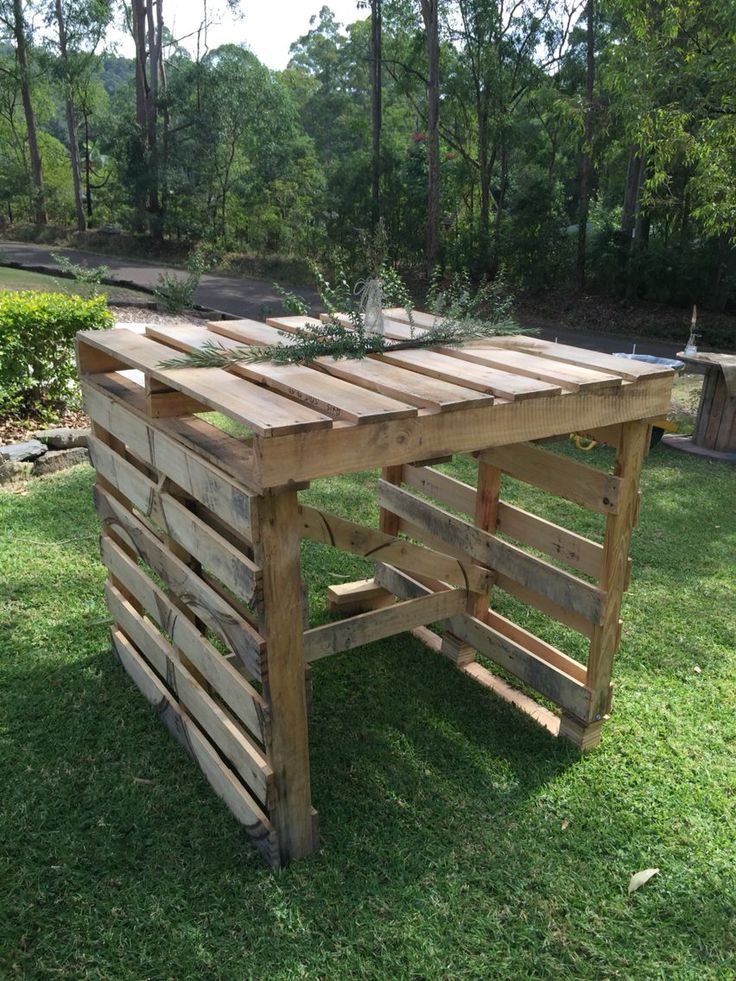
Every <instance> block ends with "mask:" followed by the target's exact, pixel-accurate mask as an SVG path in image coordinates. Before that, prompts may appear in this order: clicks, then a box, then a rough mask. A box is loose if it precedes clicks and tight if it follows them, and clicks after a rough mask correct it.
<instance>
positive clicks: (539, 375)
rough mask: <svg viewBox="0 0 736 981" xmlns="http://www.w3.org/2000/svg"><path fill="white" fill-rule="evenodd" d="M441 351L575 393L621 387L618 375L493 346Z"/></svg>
mask: <svg viewBox="0 0 736 981" xmlns="http://www.w3.org/2000/svg"><path fill="white" fill-rule="evenodd" d="M443 351H444V352H445V353H446V354H450V355H451V356H452V357H456V358H458V359H460V360H462V361H472V362H474V363H476V364H481V365H489V366H490V367H492V368H500V369H501V370H503V371H512V372H514V373H515V374H519V375H524V376H525V377H526V378H535V379H537V380H538V381H546V382H550V384H552V385H560V386H561V387H562V388H565V389H568V390H569V391H571V392H578V391H580V390H581V389H587V390H589V391H595V390H596V389H600V388H619V387H620V385H621V376H620V375H618V374H616V375H613V374H606V373H605V372H602V371H598V370H596V369H593V368H584V367H582V366H579V365H566V364H564V363H563V362H561V361H552V360H551V359H549V358H543V357H539V356H537V355H534V354H526V353H524V352H523V351H509V350H502V349H499V348H498V347H494V346H493V344H492V343H489V344H488V345H487V346H486V345H484V346H483V347H481V346H480V344H477V343H475V344H473V345H472V346H468V347H462V348H456V349H454V350H453V349H452V348H447V349H444V348H443Z"/></svg>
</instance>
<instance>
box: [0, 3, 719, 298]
mask: <svg viewBox="0 0 736 981" xmlns="http://www.w3.org/2000/svg"><path fill="white" fill-rule="evenodd" d="M167 2H168V0H166V2H165V0H130V2H128V3H118V2H117V0H0V233H1V234H3V235H5V236H6V237H30V238H35V240H37V241H51V240H54V235H55V234H56V233H55V231H54V229H55V227H56V226H69V225H75V226H76V228H77V229H78V230H79V231H80V232H85V231H86V230H88V229H96V230H97V231H98V232H99V233H100V234H107V235H109V236H129V235H130V236H136V239H135V241H136V242H137V248H138V249H139V250H142V251H143V252H146V251H150V253H151V254H161V250H164V251H165V250H166V249H168V250H169V252H171V253H172V254H173V253H176V252H177V251H178V252H179V253H180V254H181V255H182V256H185V255H186V254H187V252H188V251H190V250H191V249H193V248H194V247H195V246H196V247H197V248H198V250H199V254H200V255H202V254H206V255H207V256H208V257H209V261H213V262H216V263H219V264H222V263H223V262H225V261H226V258H227V256H232V255H233V254H236V255H237V254H241V253H247V254H250V255H256V256H278V257H282V258H284V257H289V258H291V259H293V260H296V261H297V265H298V263H299V262H300V261H306V260H314V259H321V260H324V261H325V262H326V263H327V264H328V265H329V262H330V261H331V260H332V259H334V256H335V254H336V253H338V254H341V255H342V256H343V258H344V259H345V261H346V262H347V264H348V265H350V263H352V264H353V265H354V266H355V267H356V268H357V266H359V264H360V262H359V260H360V257H359V256H358V254H357V253H358V250H359V247H360V246H359V242H360V241H361V236H360V232H361V231H362V230H366V229H370V228H371V227H374V226H375V225H376V223H377V222H378V220H379V219H382V220H383V222H384V224H385V227H386V230H387V233H388V239H389V243H390V252H391V258H392V259H393V261H394V262H395V263H396V264H397V266H398V267H399V268H400V269H401V270H402V271H404V272H405V274H406V275H407V277H408V279H409V281H410V282H412V281H413V282H414V283H418V284H421V283H423V282H424V283H426V282H427V281H428V279H429V278H430V277H431V274H432V271H433V270H435V269H437V268H439V269H441V270H442V272H443V274H445V275H448V276H449V275H451V274H452V273H454V272H457V271H460V270H467V271H468V272H469V273H470V274H471V276H472V277H473V278H474V279H475V280H477V281H481V280H484V279H491V280H492V279H494V278H497V277H498V276H499V275H501V276H503V278H504V281H505V282H508V283H509V284H510V285H511V286H512V287H513V288H514V289H521V290H535V291H549V290H552V289H555V290H560V289H567V290H569V291H571V292H575V291H577V292H580V291H586V292H587V293H594V294H598V295H602V296H607V297H615V298H618V299H622V300H625V301H628V302H636V301H641V300H653V301H656V302H659V303H667V304H674V305H678V306H681V307H683V308H685V307H689V306H690V305H691V304H693V303H698V304H699V305H701V306H704V307H706V308H710V309H712V310H714V311H715V310H717V311H721V312H724V313H730V314H733V313H734V312H736V249H735V248H734V231H735V229H736V220H735V219H736V179H735V178H736V173H735V171H736V87H735V86H734V84H733V83H734V79H735V78H736V44H735V43H734V42H736V3H735V2H734V0H701V2H696V0H672V2H661V0H587V2H584V0H496V2H489V0H356V8H358V10H359V11H360V12H361V16H363V14H364V19H361V20H358V21H356V22H355V23H353V24H350V25H349V26H348V27H347V28H346V29H345V28H343V27H342V25H340V24H339V23H338V22H337V21H336V19H335V17H334V15H333V14H332V12H331V11H330V9H329V7H328V6H324V7H322V9H321V10H320V11H319V12H318V13H316V14H315V16H314V17H313V18H312V21H311V29H310V30H309V32H308V33H307V34H305V35H304V36H302V37H299V38H297V39H295V41H294V43H293V45H292V47H291V58H290V61H289V64H288V66H287V67H286V69H285V70H283V71H272V70H270V69H269V68H267V67H266V66H265V65H263V64H262V63H261V62H260V61H259V60H258V58H257V57H256V56H255V55H254V54H253V53H252V52H251V51H250V50H249V49H248V46H247V42H248V38H247V20H246V21H245V22H244V26H243V28H242V31H241V32H238V31H237V30H236V31H234V32H233V33H234V35H237V34H238V33H242V35H243V36H242V37H237V36H234V37H233V40H234V42H237V43H233V44H228V45H225V46H220V47H217V48H215V49H210V48H209V46H208V44H207V37H208V22H207V17H208V7H207V4H206V3H205V4H203V7H202V18H201V27H200V28H199V30H198V31H197V32H195V36H194V37H193V38H191V37H190V38H188V39H186V46H185V45H184V43H183V41H184V39H177V38H175V37H174V36H173V35H172V33H171V31H170V30H169V29H168V27H167V20H166V17H167V8H166V3H167ZM234 6H235V5H234ZM172 7H173V5H172ZM114 29H117V30H120V29H122V30H125V31H127V32H128V33H129V34H130V35H131V37H132V39H133V42H134V46H135V57H134V58H125V57H121V56H120V55H118V54H116V53H115V51H114V49H112V48H111V47H110V45H109V43H108V39H109V38H110V37H111V36H112V34H113V33H114ZM29 226H31V227H30V228H29ZM126 241H130V239H128V238H126Z"/></svg>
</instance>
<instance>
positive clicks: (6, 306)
mask: <svg viewBox="0 0 736 981" xmlns="http://www.w3.org/2000/svg"><path fill="white" fill-rule="evenodd" d="M112 323H113V320H112V315H111V313H110V312H109V310H108V309H107V304H106V300H105V297H104V296H96V297H93V298H92V299H89V300H84V299H82V298H81V297H78V296H65V295H64V294H63V293H32V292H10V291H8V292H0V417H2V418H8V417H12V416H19V415H24V414H34V415H38V416H40V417H44V416H48V415H51V414H52V413H54V412H58V411H63V410H64V409H65V408H67V407H69V406H72V405H74V404H75V402H77V401H78V397H79V390H78V387H77V384H76V365H75V361H74V336H75V334H76V333H77V331H78V330H97V329H100V328H104V327H111V326H112Z"/></svg>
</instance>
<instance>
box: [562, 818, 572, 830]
mask: <svg viewBox="0 0 736 981" xmlns="http://www.w3.org/2000/svg"><path fill="white" fill-rule="evenodd" d="M569 827H570V822H569V821H568V820H567V818H565V820H564V821H563V822H562V824H561V825H560V828H561V830H562V831H567V829H568V828H569Z"/></svg>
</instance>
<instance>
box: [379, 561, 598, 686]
mask: <svg viewBox="0 0 736 981" xmlns="http://www.w3.org/2000/svg"><path fill="white" fill-rule="evenodd" d="M375 581H376V583H378V584H379V585H380V586H382V587H383V588H384V589H387V590H389V591H390V592H391V593H393V595H394V596H400V597H402V598H403V599H409V598H414V597H416V596H426V595H428V594H429V593H431V592H437V591H438V590H443V589H445V588H446V587H445V585H444V584H443V583H437V582H434V583H430V582H427V583H422V582H420V581H419V580H417V579H414V578H412V577H410V576H407V575H406V573H403V572H400V571H399V570H398V569H395V568H393V567H392V566H387V565H380V566H377V567H376V576H375ZM483 620H484V622H485V623H487V624H488V625H489V626H491V627H493V628H494V629H495V630H497V631H498V632H499V633H500V634H503V636H504V637H507V638H508V639H509V640H511V641H514V642H515V643H517V644H520V645H521V646H522V647H524V648H526V649H527V650H529V651H531V652H532V654H535V655H536V656H537V657H540V658H541V659H542V660H543V661H546V662H547V663H548V664H551V665H552V666H553V667H555V668H559V669H560V670H561V671H563V672H564V673H565V674H568V675H570V677H571V678H575V680H576V681H579V682H581V683H582V684H585V681H586V677H587V672H586V668H585V665H584V664H581V663H580V662H579V661H576V660H575V659H574V658H571V657H568V655H567V654H565V653H563V651H560V650H558V649H557V648H556V647H553V646H552V645H551V644H548V643H547V642H546V641H544V640H542V639H541V638H540V637H536V636H535V635H534V634H532V633H530V632H529V631H528V630H524V628H523V627H519V626H518V625H517V624H515V623H514V622H513V621H512V620H508V619H507V618H506V617H504V616H501V614H500V613H497V612H496V611H495V610H491V609H487V610H485V611H484V614H483ZM448 629H449V628H448Z"/></svg>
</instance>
